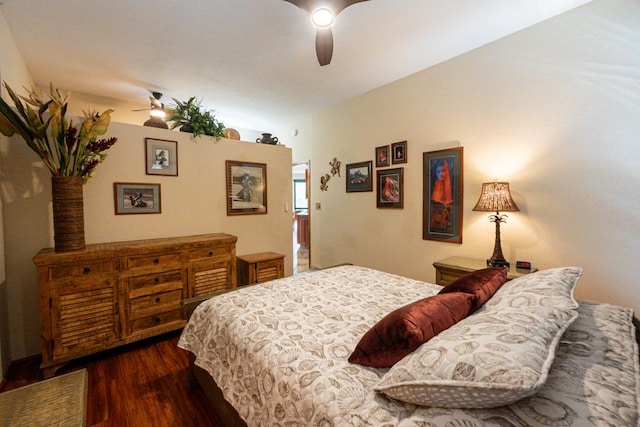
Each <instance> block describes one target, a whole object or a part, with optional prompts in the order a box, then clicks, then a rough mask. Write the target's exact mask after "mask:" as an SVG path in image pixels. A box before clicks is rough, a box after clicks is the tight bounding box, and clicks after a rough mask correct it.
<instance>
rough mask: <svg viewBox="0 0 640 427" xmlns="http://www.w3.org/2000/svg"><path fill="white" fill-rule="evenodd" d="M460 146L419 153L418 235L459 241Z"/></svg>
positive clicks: (460, 217)
mask: <svg viewBox="0 0 640 427" xmlns="http://www.w3.org/2000/svg"><path fill="white" fill-rule="evenodd" d="M462 155H463V149H462V147H458V148H450V149H447V150H438V151H430V152H427V153H423V165H422V175H423V197H424V198H423V206H422V238H423V239H424V240H438V241H441V242H450V243H462V191H463V190H462V189H463V188H464V186H463V156H462Z"/></svg>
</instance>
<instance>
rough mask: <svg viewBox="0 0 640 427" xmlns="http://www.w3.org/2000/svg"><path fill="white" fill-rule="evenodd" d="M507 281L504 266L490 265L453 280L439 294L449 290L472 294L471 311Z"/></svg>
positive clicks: (477, 307) (480, 305)
mask: <svg viewBox="0 0 640 427" xmlns="http://www.w3.org/2000/svg"><path fill="white" fill-rule="evenodd" d="M506 281H507V268H506V267H490V268H484V269H482V270H476V271H474V272H471V273H469V274H465V275H464V276H462V277H460V278H458V279H456V280H454V281H453V282H451V283H450V284H449V285H447V286H445V287H444V288H442V290H441V291H440V292H439V294H440V295H442V294H447V293H450V292H464V293H467V294H471V295H473V296H474V298H473V302H472V304H471V311H470V312H469V314H471V313H473V312H474V311H476V310H477V309H479V308H480V307H482V305H483V304H484V303H485V302H487V301H488V300H489V298H491V297H492V296H493V294H495V293H496V291H497V290H498V288H500V286H502V285H503V284H504V283H505V282H506Z"/></svg>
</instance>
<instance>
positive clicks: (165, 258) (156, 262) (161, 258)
mask: <svg viewBox="0 0 640 427" xmlns="http://www.w3.org/2000/svg"><path fill="white" fill-rule="evenodd" d="M181 262H182V259H181V257H180V252H175V253H168V254H155V255H142V256H134V257H129V258H127V268H129V269H133V268H143V267H161V266H168V265H171V264H179V263H181Z"/></svg>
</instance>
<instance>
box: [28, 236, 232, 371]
mask: <svg viewBox="0 0 640 427" xmlns="http://www.w3.org/2000/svg"><path fill="white" fill-rule="evenodd" d="M236 240H237V237H236V236H232V235H229V234H223V233H217V234H204V235H197V236H182V237H171V238H163V239H150V240H135V241H129V242H115V243H102V244H93V245H87V247H86V249H85V250H82V251H73V252H55V251H54V250H53V249H52V248H48V249H42V250H41V251H40V252H38V253H37V254H36V256H34V258H33V262H34V264H35V265H36V267H37V269H38V284H39V290H40V323H41V336H42V364H41V368H42V369H43V373H44V377H45V378H49V377H51V376H53V375H54V374H55V371H56V370H57V369H58V368H59V367H60V366H61V365H63V364H64V363H66V362H68V361H70V360H72V359H76V358H78V357H81V356H86V355H89V354H93V353H96V352H99V351H102V350H107V349H109V348H113V347H117V346H120V345H123V344H127V343H130V342H134V341H138V340H141V339H144V338H149V337H152V336H155V335H159V334H163V333H166V332H169V331H173V330H176V329H180V328H182V327H184V326H185V324H186V320H185V318H184V315H183V312H182V309H181V305H180V304H181V301H182V300H183V299H187V298H191V297H195V296H202V295H208V294H211V293H213V292H216V291H219V290H223V289H230V288H235V287H236V250H235V244H236Z"/></svg>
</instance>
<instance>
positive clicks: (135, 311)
mask: <svg viewBox="0 0 640 427" xmlns="http://www.w3.org/2000/svg"><path fill="white" fill-rule="evenodd" d="M181 301H182V289H176V290H174V291H169V292H162V293H157V294H152V295H146V296H142V297H138V298H133V299H131V300H129V307H130V310H131V318H133V319H135V318H138V317H142V316H149V315H151V314H156V313H157V312H159V311H167V310H170V309H174V308H179V307H180V302H181Z"/></svg>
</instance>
